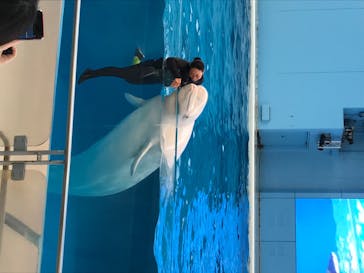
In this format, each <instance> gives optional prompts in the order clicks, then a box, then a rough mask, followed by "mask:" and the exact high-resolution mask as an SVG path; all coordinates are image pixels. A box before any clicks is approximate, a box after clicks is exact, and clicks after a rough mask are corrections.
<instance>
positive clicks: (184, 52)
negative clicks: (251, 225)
mask: <svg viewBox="0 0 364 273" xmlns="http://www.w3.org/2000/svg"><path fill="white" fill-rule="evenodd" d="M65 4H66V5H65V12H64V17H63V20H64V25H63V34H67V33H69V30H70V28H71V22H72V16H73V14H72V9H73V5H72V1H66V2H65ZM206 7H209V8H206ZM248 12H249V6H248V2H245V1H228V2H227V3H226V1H206V3H203V4H201V3H200V2H196V1H182V2H181V1H178V2H177V1H162V0H159V1H155V0H153V1H145V0H136V1H119V0H109V1H83V4H82V10H81V26H80V39H79V55H78V68H77V69H78V70H77V74H78V77H80V76H81V75H83V77H82V78H81V79H82V80H85V81H83V82H81V83H79V84H78V85H77V90H76V101H75V120H74V136H73V147H72V152H73V156H72V163H71V177H70V198H69V205H68V212H67V228H66V243H65V258H64V267H63V269H64V271H65V272H89V271H92V272H140V273H142V272H148V273H152V272H190V271H193V272H215V271H216V272H217V271H226V272H246V271H244V270H246V266H247V260H248V255H249V254H248V253H249V251H248V242H247V221H248V220H247V211H248V204H247V196H246V191H245V188H246V177H247V152H246V147H247V132H246V105H247V104H246V93H247V83H248V80H247V75H248V64H249V53H248V52H249V21H248ZM105 14H107V17H105V18H106V19H104V17H103V15H105ZM226 14H228V16H227V15H226ZM100 16H101V17H100ZM100 18H103V19H100ZM226 18H229V20H226ZM62 39H63V40H62V49H61V56H60V68H59V72H60V73H59V78H58V80H57V98H56V101H55V108H56V109H58V108H61V107H62V105H64V102H65V100H64V98H60V95H61V94H64V93H66V90H67V88H68V86H67V85H66V84H65V83H67V82H68V80H69V79H68V76H66V75H68V74H67V70H68V69H69V62H68V61H65V60H69V57H70V56H69V53H68V54H67V53H65V52H66V51H67V52H70V50H69V49H70V47H69V45H70V42H71V39H70V36H69V35H64V36H62ZM187 41H188V43H187ZM138 47H139V48H140V49H141V51H142V52H143V54H144V55H145V60H148V59H154V60H156V59H158V58H161V57H168V56H176V57H179V58H185V59H186V60H188V61H191V60H192V59H193V57H195V56H201V57H202V59H203V60H204V61H205V65H206V66H205V82H204V85H205V87H206V88H207V90H208V92H209V93H208V94H209V99H208V103H207V105H206V107H202V108H201V109H200V110H201V111H200V112H198V111H197V110H196V109H194V108H193V110H196V111H197V113H196V112H193V114H195V116H194V119H197V121H196V122H195V123H194V122H192V123H190V124H188V125H186V128H185V127H183V128H182V126H180V125H182V124H183V121H184V119H188V118H189V117H191V116H190V115H189V114H188V115H187V114H186V115H182V116H180V115H178V116H176V115H175V111H171V112H169V110H170V108H169V106H170V107H171V109H172V110H175V105H176V104H175V103H173V100H172V102H171V103H170V104H168V100H169V99H170V98H173V96H177V93H175V92H176V91H174V90H164V89H163V87H162V85H161V84H144V85H136V84H133V82H134V83H135V81H134V80H135V79H129V82H127V81H125V80H123V79H120V78H118V76H120V74H118V73H119V72H120V71H121V69H120V68H122V67H126V66H130V65H132V64H133V63H134V64H135V63H136V61H137V59H136V57H138V58H139V59H140V58H141V54H136V55H135V50H136V48H138ZM63 53H64V54H63ZM225 60H228V61H225ZM152 64H153V66H155V68H156V69H161V68H162V61H160V63H158V61H157V62H152ZM157 64H160V67H159V68H158V65H157ZM110 66H111V67H113V68H110ZM104 67H109V68H108V69H103V70H98V73H96V74H95V73H94V72H90V71H89V70H87V69H93V70H96V69H100V68H104ZM143 67H144V66H143ZM134 68H135V67H134ZM148 71H149V70H148ZM148 71H142V73H147V72H148ZM158 71H159V70H158ZM84 72H86V73H85V74H84ZM129 72H130V70H129ZM150 72H151V74H150V75H149V76H150V78H148V79H151V78H153V77H154V76H156V77H158V76H159V75H163V77H164V78H163V80H166V78H167V76H168V75H167V74H162V73H161V74H155V73H154V72H155V71H154V70H151V71H150ZM120 73H122V72H120ZM158 73H159V72H158ZM111 74H112V75H114V76H115V75H116V76H117V77H106V76H112V75H111ZM95 75H96V76H100V77H94V76H95ZM132 76H135V74H133V73H132ZM220 79H221V80H220ZM172 80H173V79H172ZM190 92H192V94H194V92H193V91H191V90H189V91H188V92H187V91H186V89H184V88H182V89H181V90H180V93H179V94H178V100H181V101H180V102H179V103H178V108H179V109H181V111H179V112H178V113H179V114H180V113H182V111H185V112H186V109H185V108H186V107H187V108H188V107H196V105H195V102H196V101H198V99H197V97H198V94H200V93H197V94H196V96H197V97H196V96H195V95H194V96H193V98H192V97H191V96H189V95H188V94H191V93H190ZM161 93H162V94H163V95H166V97H165V98H162V97H161V96H160V94H161ZM186 93H188V94H186ZM170 94H172V95H171V96H172V97H169V96H168V95H170ZM186 98H187V99H186ZM188 100H190V101H191V102H193V103H192V104H189V103H186V101H188ZM165 104H168V105H169V106H166V105H165ZM188 105H190V106H188ZM56 112H57V110H56ZM185 112H184V113H185ZM166 113H169V114H166ZM201 113H202V114H201ZM200 114H201V116H200ZM64 120H65V118H64V117H63V118H61V117H58V116H57V115H56V116H55V124H54V130H53V132H52V133H53V134H52V145H55V146H57V145H60V143H61V142H62V141H61V140H60V141H58V142H57V141H55V139H57V138H59V139H61V138H60V137H59V135H58V134H57V133H56V132H57V130H59V128H61V127H62V126H59V124H62V123H64ZM56 121H57V122H56ZM176 121H177V124H179V126H178V130H177V131H176V124H175V122H176ZM193 121H194V120H193ZM58 132H59V131H58ZM176 136H177V139H178V142H177V143H176ZM53 147H54V146H53ZM175 151H177V154H176V155H175ZM181 155H182V156H181ZM161 156H162V157H161ZM180 156H181V157H180ZM179 157H180V159H179V160H178V161H177V162H176V161H175V159H176V158H179ZM161 158H162V162H161ZM159 167H161V168H160V170H158V168H159ZM57 174H59V173H58V171H57V170H56V169H54V168H52V169H50V177H51V178H50V181H49V184H50V185H51V184H52V185H53V184H57V183H55V181H53V180H52V178H53V175H54V177H56V176H57ZM55 180H57V178H55ZM166 181H168V184H166ZM54 192H56V190H55V191H54ZM57 198H59V195H57V193H56V194H53V193H51V192H48V199H47V202H49V204H50V206H51V205H52V203H53V202H54V200H58V199H57ZM55 203H57V202H55ZM50 206H49V207H50ZM49 207H47V208H49ZM57 217H58V215H51V214H47V218H46V222H48V223H49V226H47V227H49V228H50V229H53V228H54V227H55V226H57V224H58V222H57V220H58V218H57ZM47 241H48V242H51V241H52V238H50V237H47ZM54 241H55V239H54V238H53V243H54ZM54 245H55V244H53V245H52V244H51V243H49V244H48V245H46V244H44V249H43V253H44V255H43V259H42V271H43V272H49V271H52V270H53V267H52V266H53V264H52V262H49V260H52V261H53V257H50V256H52V255H53V254H54V253H55V252H54V247H53V246H54ZM50 252H52V254H49V253H50ZM233 257H235V258H233ZM49 258H50V259H49ZM211 261H212V262H211ZM201 264H203V265H206V268H204V267H201ZM192 268H193V269H192Z"/></svg>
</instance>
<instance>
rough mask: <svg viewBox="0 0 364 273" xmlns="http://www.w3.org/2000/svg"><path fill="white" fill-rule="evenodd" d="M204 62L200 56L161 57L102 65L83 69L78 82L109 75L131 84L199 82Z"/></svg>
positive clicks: (173, 85)
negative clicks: (131, 62)
mask: <svg viewBox="0 0 364 273" xmlns="http://www.w3.org/2000/svg"><path fill="white" fill-rule="evenodd" d="M203 72H204V63H203V62H202V60H201V59H200V58H195V59H193V61H192V62H187V61H185V60H183V59H180V58H173V57H170V58H167V59H166V60H164V59H163V58H160V59H157V60H148V61H144V62H141V63H139V64H136V65H131V66H127V67H121V68H120V67H104V68H101V69H96V70H91V69H87V70H85V71H84V72H83V73H82V75H81V76H80V78H79V80H78V83H82V82H84V81H85V80H88V79H91V78H95V77H101V76H111V77H119V78H122V79H124V80H126V81H127V82H129V83H132V84H154V83H159V84H163V85H165V86H172V87H180V86H184V85H186V84H189V83H195V84H201V83H202V82H203Z"/></svg>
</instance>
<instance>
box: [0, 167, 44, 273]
mask: <svg viewBox="0 0 364 273" xmlns="http://www.w3.org/2000/svg"><path fill="white" fill-rule="evenodd" d="M5 184H6V185H5ZM5 184H4V183H2V191H3V190H6V195H5V200H6V201H5V211H1V213H4V214H2V215H4V225H3V230H2V234H0V236H1V239H2V240H1V242H2V244H1V252H0V272H9V273H10V272H37V271H38V261H39V254H40V242H41V237H42V231H43V218H44V205H45V192H46V181H45V176H44V174H43V173H41V172H40V171H36V170H27V172H26V176H25V179H24V180H23V181H12V180H9V181H8V182H7V183H5ZM2 198H3V195H2ZM2 200H4V199H2Z"/></svg>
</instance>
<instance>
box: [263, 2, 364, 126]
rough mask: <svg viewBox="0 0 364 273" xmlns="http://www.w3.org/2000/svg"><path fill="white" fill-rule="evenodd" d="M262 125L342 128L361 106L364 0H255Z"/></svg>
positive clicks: (363, 68)
mask: <svg viewBox="0 0 364 273" xmlns="http://www.w3.org/2000/svg"><path fill="white" fill-rule="evenodd" d="M258 9H259V34H258V35H259V43H258V63H259V66H258V81H259V84H258V86H259V104H260V105H262V104H269V105H270V107H271V120H270V121H268V122H263V121H261V120H260V119H259V128H260V129H263V130H265V129H267V130H270V129H277V130H291V129H308V130H310V129H323V128H326V129H342V128H343V117H342V116H343V109H344V108H345V107H347V108H350V107H362V105H363V103H362V102H363V101H364V93H363V92H362V86H363V85H364V64H363V62H362V60H363V59H364V38H363V37H364V29H363V28H362V27H361V26H362V25H364V2H363V1H316V0H315V1H265V0H263V1H259V4H258Z"/></svg>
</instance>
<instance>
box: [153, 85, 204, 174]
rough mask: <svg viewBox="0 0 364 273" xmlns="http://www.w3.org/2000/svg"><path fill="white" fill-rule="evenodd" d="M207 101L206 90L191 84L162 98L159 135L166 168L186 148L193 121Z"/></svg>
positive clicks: (171, 164)
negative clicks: (162, 105)
mask: <svg viewBox="0 0 364 273" xmlns="http://www.w3.org/2000/svg"><path fill="white" fill-rule="evenodd" d="M176 98H177V102H176ZM207 99H208V93H207V90H206V88H205V87H203V86H202V85H195V84H193V83H191V84H188V85H185V86H183V87H181V88H180V89H179V90H177V91H175V92H174V93H172V94H171V95H169V96H167V97H165V98H164V107H163V110H164V112H162V120H161V122H162V124H161V134H160V135H161V150H162V154H163V157H164V159H165V161H166V162H167V165H168V167H170V168H171V167H172V166H173V164H174V160H175V159H178V158H179V157H180V155H181V154H182V152H183V151H184V149H185V148H186V146H187V144H188V141H189V139H190V137H191V134H192V131H193V126H194V124H195V120H196V119H197V118H198V117H199V116H200V115H201V113H202V111H203V109H204V108H205V106H206V103H207ZM176 130H177V131H176ZM176 136H177V139H176Z"/></svg>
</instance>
